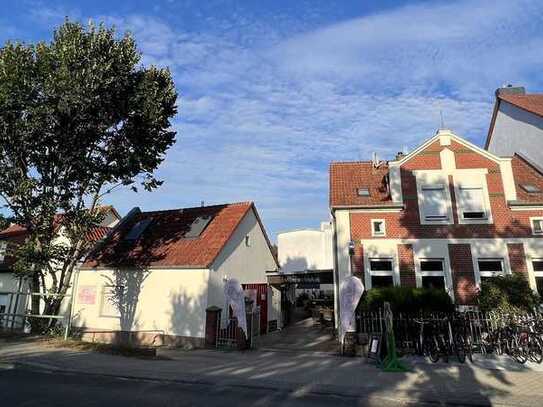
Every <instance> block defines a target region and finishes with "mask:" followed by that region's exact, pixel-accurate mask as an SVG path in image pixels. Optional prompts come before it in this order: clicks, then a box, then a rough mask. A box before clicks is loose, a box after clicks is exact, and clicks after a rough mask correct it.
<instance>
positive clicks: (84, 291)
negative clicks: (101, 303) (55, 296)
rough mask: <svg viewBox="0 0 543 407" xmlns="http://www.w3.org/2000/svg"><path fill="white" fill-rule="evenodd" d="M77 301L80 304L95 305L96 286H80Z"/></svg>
mask: <svg viewBox="0 0 543 407" xmlns="http://www.w3.org/2000/svg"><path fill="white" fill-rule="evenodd" d="M77 301H78V302H79V304H84V305H94V304H96V286H94V285H82V286H79V290H78V296H77Z"/></svg>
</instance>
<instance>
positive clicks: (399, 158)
mask: <svg viewBox="0 0 543 407" xmlns="http://www.w3.org/2000/svg"><path fill="white" fill-rule="evenodd" d="M404 155H405V154H404V153H403V151H398V152H397V153H396V161H397V160H401V159H402V158H403V156H404Z"/></svg>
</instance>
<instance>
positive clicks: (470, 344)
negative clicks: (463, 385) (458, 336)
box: [465, 334, 473, 363]
mask: <svg viewBox="0 0 543 407" xmlns="http://www.w3.org/2000/svg"><path fill="white" fill-rule="evenodd" d="M465 340H466V342H465V345H466V356H467V358H468V359H469V361H470V362H471V363H473V340H472V339H471V335H470V334H467V335H466V339H465Z"/></svg>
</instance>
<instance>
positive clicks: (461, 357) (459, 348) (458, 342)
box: [453, 334, 466, 363]
mask: <svg viewBox="0 0 543 407" xmlns="http://www.w3.org/2000/svg"><path fill="white" fill-rule="evenodd" d="M453 347H454V353H455V354H456V357H457V359H458V361H459V362H460V363H465V362H466V343H465V341H464V337H463V336H462V335H460V334H457V335H456V336H455V338H454V344H453Z"/></svg>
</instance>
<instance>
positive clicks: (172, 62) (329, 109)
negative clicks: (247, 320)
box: [0, 0, 543, 240]
mask: <svg viewBox="0 0 543 407" xmlns="http://www.w3.org/2000/svg"><path fill="white" fill-rule="evenodd" d="M2 6H3V13H2V14H1V15H0V43H3V42H4V41H6V40H8V39H16V40H21V41H36V40H48V39H50V38H51V34H52V29H53V27H54V26H56V25H58V24H60V23H61V22H62V20H63V19H64V17H65V16H69V17H70V18H72V19H77V20H81V21H83V22H86V21H88V20H89V19H93V20H95V21H104V22H106V24H109V25H115V26H116V28H117V29H118V30H119V31H121V32H124V31H126V30H129V31H131V32H132V33H133V34H134V35H135V37H136V40H137V42H138V46H139V48H140V50H141V52H142V53H143V61H144V63H145V64H157V65H160V66H169V67H170V69H171V70H172V72H173V75H174V79H175V82H176V84H177V87H178V91H179V94H180V99H179V114H178V117H177V118H176V119H175V127H176V128H177V130H178V141H177V143H176V145H175V146H174V147H173V148H172V149H171V150H170V151H169V152H168V155H167V158H166V161H165V162H164V164H163V165H162V166H161V168H160V170H159V171H158V175H159V177H161V178H162V179H164V180H165V184H164V185H163V186H162V187H161V188H160V189H158V190H157V191H156V192H153V193H152V194H148V193H139V194H134V193H132V192H128V191H120V192H116V193H114V194H112V195H111V196H110V197H109V202H110V203H112V204H114V205H115V206H116V207H117V208H118V209H119V210H120V211H121V212H123V213H125V212H126V211H128V210H129V209H130V208H131V207H133V206H134V205H138V206H140V207H141V208H142V209H143V210H153V209H166V208H176V207H183V206H194V205H199V203H200V201H202V200H203V201H205V202H206V203H209V204H211V203H221V202H229V201H244V200H253V201H255V202H256V205H257V207H258V209H259V210H260V213H261V216H262V218H263V220H264V223H265V224H266V226H267V229H268V232H269V234H270V236H271V238H272V239H273V240H275V235H276V233H277V232H278V231H284V230H288V229H292V228H305V227H317V226H318V224H319V222H320V221H321V220H326V219H328V217H329V210H328V164H329V163H330V161H333V160H335V161H339V160H358V159H369V158H370V157H371V154H372V152H373V151H376V152H377V153H378V154H379V156H380V157H381V158H383V159H389V158H392V157H393V155H394V153H395V152H397V151H399V150H402V149H412V148H414V147H415V146H416V145H418V144H420V143H421V142H422V141H423V140H425V139H426V138H428V137H429V136H431V135H433V134H434V132H435V130H436V128H437V127H439V123H440V119H439V112H440V110H441V111H443V115H444V120H445V125H446V127H448V128H451V129H452V130H453V131H455V132H456V133H458V134H459V135H461V136H464V137H466V138H468V139H469V140H471V141H472V142H475V143H476V144H479V145H481V144H482V143H483V141H484V138H485V136H486V132H487V129H488V123H489V120H490V115H491V111H492V106H493V102H494V90H495V89H496V88H497V87H499V86H502V85H503V84H506V83H512V84H515V85H524V86H526V87H527V89H528V91H530V92H540V91H542V90H543V83H542V82H543V76H541V72H542V68H543V51H542V50H543V24H541V22H542V17H543V4H542V3H541V2H539V1H512V0H509V1H458V2H452V1H444V2H440V1H419V2H400V1H383V0H380V1H373V2H370V1H353V2H347V1H333V0H324V1H296V2H293V1H273V2H272V1H266V2H264V1H246V2H244V1H226V0H209V1H201V0H200V1H176V0H169V1H168V0H154V1H143V0H141V1H55V0H49V1H34V0H28V1H25V0H22V1H16V2H13V1H6V0H4V1H3V2H2Z"/></svg>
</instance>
